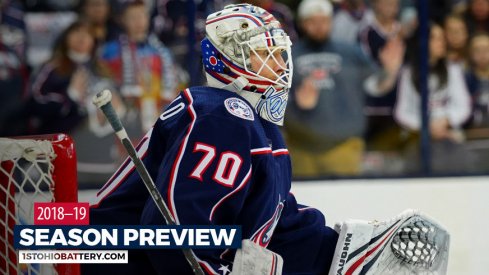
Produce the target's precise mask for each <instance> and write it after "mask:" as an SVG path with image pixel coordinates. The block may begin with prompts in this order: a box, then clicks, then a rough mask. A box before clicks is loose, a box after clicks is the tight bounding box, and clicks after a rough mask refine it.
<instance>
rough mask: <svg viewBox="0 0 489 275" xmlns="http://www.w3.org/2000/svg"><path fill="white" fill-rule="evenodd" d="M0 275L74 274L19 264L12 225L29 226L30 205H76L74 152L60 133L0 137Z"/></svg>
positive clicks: (70, 267) (68, 268) (69, 267)
mask: <svg viewBox="0 0 489 275" xmlns="http://www.w3.org/2000/svg"><path fill="white" fill-rule="evenodd" d="M0 164H1V165H0V208H1V209H0V274H43V275H44V274H64V275H79V274H80V267H79V265H78V264H57V265H52V264H51V265H49V264H37V265H35V264H33V265H27V264H18V261H17V251H16V250H15V249H14V247H13V228H14V225H15V224H32V223H33V213H34V210H33V204H34V202H77V201H78V184H77V170H76V153H75V146H74V143H73V140H72V139H71V138H70V137H69V136H68V135H65V134H50V135H39V136H23V137H16V138H0Z"/></svg>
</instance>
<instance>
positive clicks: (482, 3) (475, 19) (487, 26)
mask: <svg viewBox="0 0 489 275" xmlns="http://www.w3.org/2000/svg"><path fill="white" fill-rule="evenodd" d="M463 17H464V19H465V22H466V23H467V28H468V30H469V34H470V35H472V34H474V33H475V32H479V31H485V32H489V0H469V1H468V5H467V8H466V10H465V11H464V12H463Z"/></svg>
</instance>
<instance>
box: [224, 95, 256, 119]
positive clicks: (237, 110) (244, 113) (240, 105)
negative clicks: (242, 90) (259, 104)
mask: <svg viewBox="0 0 489 275" xmlns="http://www.w3.org/2000/svg"><path fill="white" fill-rule="evenodd" d="M224 106H225V107H226V110H227V111H228V112H229V113H230V114H232V115H234V116H237V117H239V118H242V119H246V120H251V121H253V120H255V115H254V114H253V109H251V107H250V106H249V105H248V104H247V103H246V102H244V101H243V100H242V99H239V98H237V97H230V98H227V99H226V100H224Z"/></svg>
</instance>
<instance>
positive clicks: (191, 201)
mask: <svg viewBox="0 0 489 275" xmlns="http://www.w3.org/2000/svg"><path fill="white" fill-rule="evenodd" d="M137 150H138V153H139V156H140V157H142V158H143V162H144V163H145V165H146V167H147V169H148V171H149V173H150V175H151V177H152V178H153V180H154V181H155V184H156V185H157V187H158V189H159V190H160V192H161V194H162V196H163V198H164V200H165V202H166V204H167V205H168V208H169V210H170V212H171V214H172V215H173V217H174V218H175V220H176V221H177V223H179V224H190V225H197V224H199V225H229V224H236V225H241V227H242V237H243V238H244V239H251V240H252V241H254V242H255V243H257V244H259V245H261V246H263V247H268V249H270V250H272V251H275V252H277V253H279V254H280V255H281V256H282V257H283V259H284V273H288V274H293V273H300V274H321V273H326V272H327V271H328V269H329V266H330V264H331V259H332V257H333V253H334V249H335V245H336V241H337V233H336V232H335V231H334V230H332V229H331V228H329V227H326V226H325V219H324V216H323V215H322V214H321V213H320V212H319V211H317V210H316V209H313V208H309V207H304V206H300V205H298V204H297V203H296V201H295V199H294V197H293V195H292V194H291V193H290V192H289V191H290V184H291V165H290V158H289V154H288V150H287V148H286V146H285V144H284V141H283V139H282V136H281V134H280V132H279V129H278V127H277V126H276V125H274V124H272V123H270V122H267V121H265V120H263V119H261V118H260V117H259V116H258V115H257V113H256V112H255V111H254V109H253V108H252V107H251V106H250V105H249V104H248V102H247V101H245V100H244V99H243V98H242V97H240V96H239V95H237V94H236V93H232V92H229V91H226V90H221V89H216V88H209V87H196V88H190V89H187V90H185V91H184V92H182V93H181V94H180V95H179V96H178V97H177V98H176V99H175V100H174V101H173V102H172V103H171V104H170V105H169V106H168V108H167V109H166V111H165V112H164V113H163V114H162V115H161V116H160V118H159V119H158V121H157V122H156V123H155V125H154V127H153V129H152V130H151V131H149V133H148V134H147V135H146V136H145V137H144V138H143V139H142V141H141V143H140V144H139V145H138V147H137ZM90 222H91V223H92V224H112V225H113V224H120V225H126V224H142V225H155V224H156V225H158V224H165V221H164V219H163V217H162V215H161V214H160V212H159V211H158V209H157V207H156V205H155V203H154V202H153V200H152V199H151V197H150V196H149V193H148V191H147V190H146V188H145V186H144V184H143V183H142V181H141V179H140V177H139V175H138V174H137V172H136V171H135V169H134V165H133V164H132V163H131V162H130V161H129V160H127V161H126V162H125V163H124V164H123V165H122V166H121V167H120V168H119V170H118V171H117V172H116V173H115V174H114V175H113V176H112V178H111V179H110V180H109V181H108V182H107V184H105V186H103V187H102V189H101V190H100V191H99V192H98V193H97V196H96V198H95V200H94V201H93V202H92V204H91V208H90ZM193 252H194V253H195V255H196V256H197V259H198V261H199V263H200V264H201V266H202V268H203V269H204V271H205V272H206V273H209V274H223V273H225V272H224V271H223V270H225V269H226V266H227V268H229V269H232V260H233V259H234V255H235V251H233V250H224V249H215V250H211V249H206V250H202V249H194V250H193ZM83 271H84V273H85V274H93V273H101V274H105V273H104V272H105V271H107V272H112V273H113V274H153V273H157V274H192V271H191V269H190V267H189V264H188V263H187V261H186V260H185V258H184V257H183V253H182V252H181V251H180V250H132V251H130V254H129V264H127V265H107V266H104V265H85V266H84V267H83Z"/></svg>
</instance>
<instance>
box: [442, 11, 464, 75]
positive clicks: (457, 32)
mask: <svg viewBox="0 0 489 275" xmlns="http://www.w3.org/2000/svg"><path fill="white" fill-rule="evenodd" d="M443 27H444V31H445V36H446V40H447V58H448V60H449V61H451V62H456V63H460V64H461V65H462V66H465V63H466V61H467V44H468V40H469V33H468V30H467V25H466V24H465V21H464V19H463V17H461V16H458V15H454V14H452V15H449V16H447V17H446V18H445V21H444V25H443Z"/></svg>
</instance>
